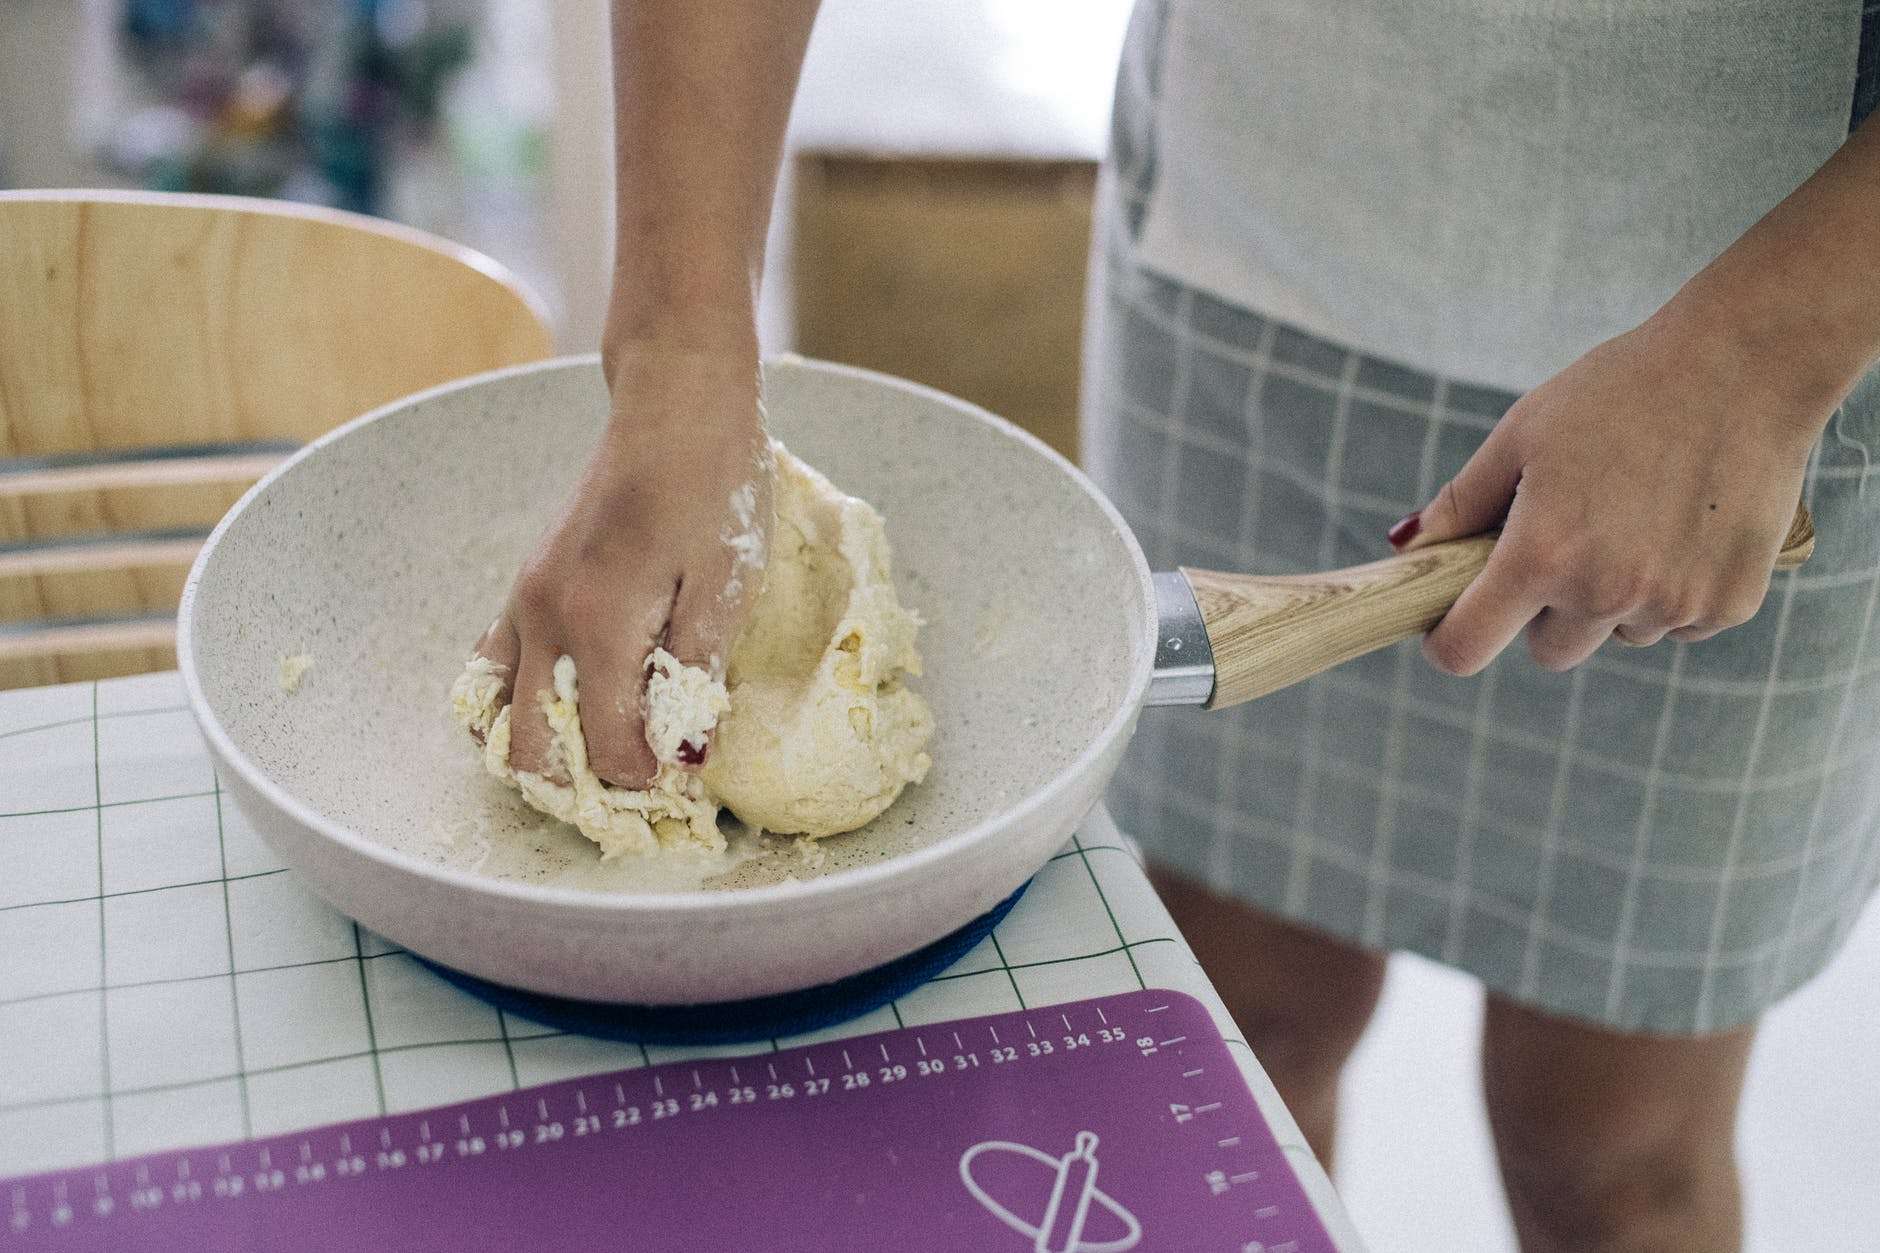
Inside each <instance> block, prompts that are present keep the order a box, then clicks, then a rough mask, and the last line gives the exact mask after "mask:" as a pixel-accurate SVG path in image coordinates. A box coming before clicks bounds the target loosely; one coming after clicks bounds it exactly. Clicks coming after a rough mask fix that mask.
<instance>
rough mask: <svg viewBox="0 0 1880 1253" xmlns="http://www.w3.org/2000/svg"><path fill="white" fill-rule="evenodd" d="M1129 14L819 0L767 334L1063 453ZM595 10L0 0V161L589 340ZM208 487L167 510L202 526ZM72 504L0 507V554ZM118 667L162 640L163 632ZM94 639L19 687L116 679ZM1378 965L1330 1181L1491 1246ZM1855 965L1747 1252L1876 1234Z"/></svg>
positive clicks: (1845, 966) (1839, 973)
mask: <svg viewBox="0 0 1880 1253" xmlns="http://www.w3.org/2000/svg"><path fill="white" fill-rule="evenodd" d="M1129 7H1130V4H1129V0H824V4H823V8H822V15H821V17H820V19H819V21H818V24H817V28H816V33H815V36H814V39H813V41H812V44H811V48H810V55H809V59H808V63H807V65H806V68H805V72H804V83H803V88H802V91H801V93H800V95H799V98H798V102H797V109H796V113H795V115H794V117H793V121H792V126H791V133H790V153H789V159H788V160H787V161H786V163H785V167H784V176H783V180H782V187H781V188H780V195H779V206H778V212H777V214H776V218H775V224H774V229H773V232H772V238H771V246H770V254H769V268H768V272H767V274H766V278H765V291H764V306H763V309H762V326H761V332H762V336H763V339H764V345H765V348H766V349H767V350H769V351H778V350H783V349H795V350H797V351H801V352H804V353H807V354H811V355H815V356H820V357H826V358H832V359H835V360H840V361H848V362H853V363H856V364H861V365H868V366H873V367H875V368H878V369H883V370H887V371H890V372H892V373H896V374H900V375H904V376H907V377H911V378H914V379H917V380H919V381H922V382H926V383H930V384H933V385H936V386H939V387H941V388H943V389H945V390H948V391H951V392H954V393H956V394H959V395H963V396H965V397H967V398H969V399H972V400H975V401H977V402H979V403H981V404H984V405H986V406H987V407H988V408H991V409H992V410H994V411H995V412H998V413H1000V414H1003V415H1004V416H1006V417H1009V418H1012V419H1013V420H1015V421H1018V422H1020V423H1022V424H1023V425H1025V426H1027V427H1029V428H1031V429H1032V430H1033V431H1035V432H1036V433H1038V434H1040V435H1041V436H1042V437H1044V438H1045V439H1046V440H1048V441H1049V442H1051V443H1052V444H1054V445H1055V446H1057V447H1058V448H1059V449H1061V450H1063V451H1064V452H1066V453H1074V452H1075V448H1076V416H1075V415H1076V412H1077V344H1078V338H1079V334H1080V323H1081V315H1082V307H1083V285H1084V266H1085V256H1086V250H1087V247H1088V237H1089V231H1090V205H1091V195H1092V191H1093V188H1094V184H1095V176H1096V169H1097V162H1098V159H1099V158H1100V156H1101V154H1102V151H1103V149H1104V146H1105V140H1106V132H1107V122H1108V112H1109V104H1110V95H1111V85H1112V80H1113V77H1114V74H1115V67H1116V60H1117V53H1118V49H1119V48H1120V45H1121V42H1122V37H1123V28H1124V24H1125V23H1126V21H1127V18H1128V10H1129ZM606 31H607V19H606V5H605V3H604V2H603V0H0V187H17V188H35V187H39V188H47V187H124V188H156V189H163V190H172V191H197V192H233V193H241V194H247V195H256V196H268V197H282V198H287V199H292V200H300V201H307V202H314V203H319V204H327V205H335V206H339V207H343V208H347V209H353V210H358V211H361V212H365V213H371V214H377V215H382V216H385V217H388V218H392V219H396V220H398V221H401V222H406V223H409V224H412V225H415V226H418V227H422V228H424V229H427V230H430V231H434V232H436V233H438V234H441V235H444V236H447V237H449V238H452V239H456V240H459V241H461V242H463V243H466V244H469V245H470V246H472V247H475V248H477V249H479V250H481V251H483V252H486V253H488V254H490V255H491V256H493V257H495V258H496V259H498V260H499V261H501V262H503V263H505V264H506V265H508V266H509V267H510V268H511V269H512V270H513V271H514V272H515V273H516V274H517V275H518V276H519V277H520V279H521V280H522V281H523V282H524V283H525V284H526V285H527V286H529V287H530V288H532V289H533V290H534V291H535V292H536V293H538V294H539V295H540V296H541V297H542V298H543V300H544V302H545V304H546V305H547V307H548V309H549V312H550V316H551V321H552V327H553V333H554V336H555V340H556V346H557V347H558V348H559V349H560V350H561V351H564V352H585V351H589V350H591V349H592V348H593V347H594V346H595V345H596V343H597V340H598V336H599V327H600V320H601V315H602V311H603V308H604V304H605V299H606V290H605V277H606V275H607V273H608V270H609V265H610V258H609V256H608V248H609V240H610V238H611V233H612V231H611V221H610V207H609V198H610V195H611V180H612V174H611V161H610V158H609V147H610V143H611V136H610V133H609V127H610V107H609V87H608V70H607V38H606ZM6 242H7V241H6V240H4V239H0V250H4V248H5V247H6ZM6 421H7V416H6V414H5V413H4V411H0V449H4V447H5V446H6V445H5V438H6V436H7V434H8V431H7V427H6ZM95 495H97V494H96V493H70V494H68V496H67V497H60V498H58V499H59V500H60V501H64V500H66V499H68V498H69V499H71V500H75V501H76V500H90V499H91V498H92V497H93V496H95ZM227 499H232V497H228V498H227ZM227 499H219V500H218V501H217V502H216V503H217V508H216V509H215V510H213V511H211V512H210V513H208V514H206V515H205V516H202V517H191V518H187V519H178V520H179V521H187V522H190V523H192V524H196V525H206V524H207V523H210V522H213V520H214V514H215V512H219V508H220V507H225V506H226V503H227ZM0 503H4V502H0ZM94 512H95V511H94ZM99 516H103V515H98V516H94V513H87V512H83V511H80V510H78V509H77V508H76V507H75V506H73V507H69V508H68V507H67V506H65V505H63V504H61V505H60V506H59V507H58V508H56V509H55V508H53V506H52V505H51V504H46V505H44V506H43V507H42V508H40V509H39V510H38V512H37V513H34V514H32V516H28V515H27V513H24V512H22V513H20V514H19V516H17V517H16V516H14V515H12V514H8V513H6V511H5V510H4V509H0V549H4V548H5V541H7V539H8V537H9V535H13V534H16V533H17V534H18V535H23V536H29V537H30V536H33V535H40V536H45V535H56V534H63V533H65V532H68V531H82V530H86V529H88V528H93V527H95V526H96V525H97V523H98V517H99ZM28 523H31V524H32V526H31V527H29V526H28ZM8 527H13V528H14V530H13V531H9V530H8ZM34 527H36V528H37V530H35V529H33V528H34ZM0 556H4V553H3V552H0ZM159 575H160V576H162V577H159ZM106 577H107V576H106V575H103V574H98V575H86V576H74V578H73V579H72V580H70V582H72V583H73V584H74V585H77V584H78V582H79V580H80V579H81V578H92V579H94V580H102V579H105V578H106ZM108 577H110V578H112V579H115V580H117V582H115V583H113V584H112V585H111V588H112V594H113V595H119V594H120V593H121V595H122V596H123V597H127V598H129V599H127V600H124V601H123V603H122V604H120V603H119V602H118V601H116V600H113V601H110V602H109V603H106V602H105V601H104V600H102V599H101V600H99V604H100V605H102V606H103V607H104V608H107V609H112V610H117V609H121V608H124V607H125V606H126V605H132V606H134V605H137V604H149V605H164V606H168V605H174V603H175V591H176V586H175V584H176V581H177V580H180V577H181V574H180V567H178V568H177V569H176V570H174V571H159V572H154V573H153V572H149V571H143V572H139V573H138V581H136V582H135V583H131V582H127V581H126V576H125V575H124V574H123V573H121V572H119V573H114V574H111V575H110V576H108ZM166 579H167V580H168V581H165V580H166ZM35 582H36V581H35V579H34V578H32V577H30V576H13V577H0V627H4V625H5V623H6V622H7V620H8V619H9V617H18V616H21V615H25V616H30V615H31V614H32V613H33V612H45V611H47V610H48V609H57V608H59V607H60V606H59V605H57V604H54V603H53V602H52V601H51V600H49V599H48V600H46V601H44V602H43V603H42V601H41V600H39V599H35V598H34V596H35V594H34V593H33V592H32V587H33V585H35ZM37 582H38V583H44V580H38V581H37ZM9 584H10V585H14V586H13V588H12V590H9ZM120 584H121V585H122V586H120ZM86 586H87V587H89V586H91V585H89V584H88V585H86ZM90 594H91V593H90V592H87V593H86V595H90ZM9 597H13V598H14V600H9V599H8V598H9ZM15 601H17V604H16V603H15ZM79 603H80V602H78V601H73V602H72V605H69V606H66V608H65V612H67V613H72V612H77V609H76V608H73V607H72V606H75V605H77V604H79ZM9 606H13V607H12V608H9ZM165 612H167V610H166V611H165ZM132 661H133V663H134V664H133V665H132V667H131V668H132V669H148V668H151V667H152V666H167V665H169V664H172V662H171V659H170V656H169V654H168V652H167V649H166V650H163V651H162V655H161V656H160V657H159V656H158V655H157V654H155V653H151V652H149V651H147V650H146V651H142V652H139V653H137V654H135V655H134V657H133V658H132ZM11 664H12V665H14V666H15V667H16V669H18V668H19V667H22V666H29V665H48V664H50V663H39V662H31V663H21V662H16V663H11ZM61 664H62V665H64V663H61ZM97 665H98V663H95V662H93V661H91V660H89V659H87V660H85V661H84V662H83V663H82V664H79V663H74V664H73V665H71V666H65V668H58V669H55V670H52V671H42V670H32V671H30V672H29V671H25V670H20V671H19V673H21V674H23V675H27V676H28V677H27V678H24V679H21V680H20V681H22V682H25V681H31V682H52V681H55V680H59V679H65V680H70V679H81V678H89V677H93V675H94V674H100V673H116V672H118V671H116V670H110V669H98V668H97ZM87 667H90V668H87ZM6 685H7V672H6V671H5V670H4V669H0V687H4V686H6ZM1392 969H1393V976H1392V980H1391V983H1390V986H1389V990H1388V992H1387V993H1386V999H1385V1003H1384V1006H1383V1008H1382V1010H1381V1011H1380V1013H1379V1015H1378V1018H1377V1020H1376V1022H1375V1024H1374V1025H1373V1027H1372V1029H1371V1031H1370V1032H1369V1033H1368V1035H1367V1037H1366V1040H1365V1042H1364V1044H1363V1046H1362V1047H1361V1049H1360V1051H1359V1054H1358V1056H1357V1058H1356V1059H1355V1061H1354V1063H1353V1066H1352V1068H1351V1070H1350V1072H1349V1073H1348V1076H1347V1097H1348V1106H1347V1108H1348V1110H1349V1117H1348V1118H1347V1120H1346V1122H1345V1124H1344V1125H1343V1127H1342V1128H1341V1147H1340V1153H1339V1183H1340V1187H1341V1189H1342V1191H1343V1193H1344V1195H1345V1197H1346V1200H1347V1203H1348V1204H1349V1205H1350V1207H1351V1209H1352V1211H1353V1213H1354V1216H1355V1217H1356V1219H1357V1221H1358V1223H1359V1225H1360V1227H1361V1228H1362V1229H1363V1230H1364V1231H1366V1233H1367V1234H1368V1236H1369V1238H1370V1239H1371V1241H1372V1242H1373V1243H1374V1247H1376V1248H1378V1249H1380V1250H1405V1251H1411V1253H1414V1251H1417V1250H1430V1251H1432V1253H1433V1251H1434V1250H1439V1249H1440V1250H1449V1249H1469V1250H1477V1249H1480V1250H1494V1249H1509V1248H1512V1247H1513V1246H1512V1239H1511V1235H1510V1230H1509V1226H1508V1221H1507V1217H1506V1211H1505V1208H1504V1206H1503V1204H1502V1202H1501V1200H1500V1198H1499V1194H1498V1189H1497V1184H1496V1176H1495V1167H1494V1161H1493V1157H1492V1153H1491V1150H1490V1145H1489V1136H1488V1127H1487V1123H1486V1120H1485V1118H1484V1116H1483V1111H1482V1108H1481V1100H1480V1096H1479V1092H1478V1088H1477V1084H1476V1067H1477V1066H1478V1064H1479V1053H1478V1051H1477V1048H1476V1046H1475V1039H1476V1034H1477V1031H1478V1029H1479V1023H1480V1018H1481V995H1480V990H1479V988H1478V987H1477V986H1476V985H1475V984H1474V983H1473V982H1472V981H1470V980H1468V979H1466V978H1465V977H1464V976H1461V975H1459V974H1455V973H1454V972H1452V971H1448V970H1445V969H1442V968H1440V967H1437V966H1434V965H1432V964H1430V963H1428V962H1424V961H1421V960H1420V959H1417V958H1414V957H1405V956H1401V955H1400V956H1399V957H1397V958H1396V959H1394V961H1393V966H1392ZM1875 971H1880V927H1868V928H1866V929H1865V930H1864V931H1862V932H1861V933H1859V936H1858V937H1857V941H1856V944H1855V946H1854V954H1853V955H1850V956H1849V957H1848V958H1847V959H1844V960H1843V961H1841V962H1839V963H1837V964H1836V966H1835V967H1834V968H1833V969H1832V970H1831V971H1830V972H1829V974H1828V975H1827V976H1825V977H1824V978H1822V979H1820V980H1818V981H1817V982H1816V983H1815V984H1813V985H1811V986H1810V987H1809V988H1808V989H1807V990H1806V991H1805V992H1803V993H1802V994H1801V995H1800V996H1798V997H1796V998H1795V999H1794V1000H1793V1001H1791V1002H1789V1003H1788V1004H1787V1005H1786V1006H1785V1007H1784V1008H1783V1009H1782V1010H1781V1011H1780V1012H1779V1013H1777V1014H1775V1015H1772V1016H1771V1019H1770V1021H1769V1023H1768V1025H1767V1026H1766V1028H1765V1030H1764V1033H1763V1038H1762V1040H1761V1042H1760V1043H1759V1045H1758V1055H1759V1061H1758V1065H1757V1069H1756V1071H1755V1072H1754V1074H1753V1077H1752V1082H1751V1086H1750V1090H1749V1092H1748V1095H1747V1097H1746V1105H1745V1113H1744V1122H1743V1128H1744V1130H1743V1134H1742V1145H1743V1151H1744V1155H1745V1158H1746V1159H1747V1165H1748V1170H1749V1179H1750V1181H1751V1195H1750V1216H1751V1241H1750V1248H1751V1249H1752V1250H1757V1251H1761V1250H1776V1249H1785V1250H1786V1249H1799V1248H1808V1249H1822V1250H1830V1249H1833V1250H1840V1249H1853V1248H1857V1247H1858V1248H1871V1247H1874V1246H1873V1244H1872V1242H1871V1240H1869V1239H1867V1237H1866V1236H1851V1235H1850V1233H1852V1232H1865V1233H1867V1235H1868V1236H1871V1233H1872V1232H1873V1231H1875V1230H1877V1229H1880V1210H1876V1209H1875V1208H1874V1207H1875V1205H1876V1198H1877V1197H1880V1191H1877V1190H1876V1189H1874V1188H1873V1186H1872V1180H1873V1175H1872V1163H1873V1162H1874V1161H1876V1160H1880V1110H1876V1107H1875V1105H1874V1099H1875V1094H1874V1093H1873V1092H1871V1091H1847V1090H1844V1089H1842V1088H1840V1087H1838V1086H1836V1085H1833V1084H1828V1085H1824V1084H1822V1083H1820V1082H1818V1076H1820V1075H1822V1074H1857V1073H1863V1072H1862V1071H1861V1069H1860V1068H1859V1067H1857V1066H1856V1065H1855V1064H1854V1063H1852V1062H1850V1061H1849V1060H1848V1059H1849V1058H1850V1057H1868V1058H1870V1057H1872V1056H1874V1055H1875V1054H1876V1052H1877V1051H1880V1015H1876V1014H1875V1013H1874V1011H1873V1009H1872V995H1871V993H1872V983H1873V979H1874V972H1875ZM1850 1240H1853V1241H1855V1242H1854V1243H1850V1242H1849V1241H1850Z"/></svg>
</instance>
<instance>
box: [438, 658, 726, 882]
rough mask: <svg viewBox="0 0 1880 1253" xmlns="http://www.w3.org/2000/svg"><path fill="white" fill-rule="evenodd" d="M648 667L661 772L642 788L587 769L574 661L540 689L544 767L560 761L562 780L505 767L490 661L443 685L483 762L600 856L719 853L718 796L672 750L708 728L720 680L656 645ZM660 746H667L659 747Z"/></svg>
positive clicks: (719, 707)
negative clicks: (476, 738)
mask: <svg viewBox="0 0 1880 1253" xmlns="http://www.w3.org/2000/svg"><path fill="white" fill-rule="evenodd" d="M648 666H649V669H650V671H651V673H650V674H649V675H648V678H647V711H646V713H647V727H648V730H649V736H648V742H649V743H650V744H651V745H652V746H653V749H654V756H655V757H656V758H657V759H658V761H659V771H658V773H657V774H655V775H654V776H653V782H652V784H651V786H649V787H647V788H645V789H643V790H633V789H629V788H620V787H614V786H613V785H611V784H609V783H606V782H603V781H602V780H601V778H600V776H599V775H597V774H595V773H594V771H593V768H592V767H590V766H589V765H588V756H587V738H586V737H585V736H584V735H583V734H582V732H581V715H580V712H579V688H578V686H577V683H576V677H575V671H574V659H573V658H572V657H562V658H559V659H558V660H557V661H556V662H555V690H554V691H553V692H544V693H542V694H541V701H542V712H543V713H544V714H545V715H546V716H547V718H548V728H549V731H550V733H551V736H552V739H551V740H550V743H549V750H548V756H549V763H550V765H551V767H559V770H555V769H551V771H550V773H563V774H565V775H566V776H567V778H568V780H569V781H568V782H567V783H557V782H555V781H554V780H553V779H551V778H549V777H548V775H546V774H536V773H534V772H532V771H528V770H516V769H513V768H512V767H511V766H510V764H509V710H510V707H509V706H507V705H505V706H503V708H502V709H501V710H500V711H499V710H498V709H497V708H496V703H497V701H498V700H499V699H501V696H502V690H503V682H502V678H501V676H500V675H499V674H498V673H497V670H496V667H495V665H494V664H492V663H491V661H490V660H489V658H487V657H472V658H471V659H470V664H469V665H467V666H466V667H464V672H463V673H462V674H461V675H459V676H458V677H457V681H456V683H455V684H453V685H452V687H451V708H452V710H453V712H454V713H455V714H456V716H457V721H458V722H460V723H462V724H463V725H464V726H465V727H467V728H469V729H470V730H472V731H475V732H476V733H477V734H478V735H481V736H482V737H483V766H484V768H485V769H486V770H488V771H489V772H490V773H491V774H492V775H495V776H496V777H497V778H498V779H501V780H503V782H505V783H508V784H509V785H511V786H512V787H514V788H516V789H517V790H518V791H520V792H521V793H522V797H523V799H524V800H526V801H528V802H529V804H531V805H533V806H534V807H535V808H537V809H539V810H541V811H542V812H543V813H545V814H548V815H549V816H550V817H554V818H559V819H561V820H562V821H563V822H566V823H568V824H569V825H571V826H573V827H575V828H576V829H577V830H579V831H580V832H581V834H582V835H585V836H587V838H588V839H590V840H593V841H594V842H595V843H596V844H598V845H600V849H601V860H602V861H609V860H611V859H613V858H615V857H619V856H621V855H622V854H625V853H637V854H645V853H651V852H655V851H658V850H660V849H669V850H687V851H691V852H694V853H700V854H707V855H709V854H716V853H721V852H723V851H724V847H725V837H724V836H723V834H721V833H720V832H719V830H718V805H717V802H715V801H714V800H713V799H712V798H711V797H710V796H709V795H708V794H707V793H706V791H705V785H704V783H703V782H702V781H701V780H700V779H699V777H698V776H697V775H696V774H694V773H692V772H690V771H688V770H685V769H683V768H682V767H681V766H680V765H679V764H678V762H677V760H676V756H677V750H678V746H679V744H680V743H681V742H682V741H683V740H684V739H685V738H686V737H687V736H688V735H702V734H703V733H705V732H708V731H710V730H711V728H712V724H713V723H714V722H715V721H716V720H717V717H718V715H719V714H721V713H723V712H724V709H725V705H726V697H725V687H724V684H722V683H719V682H717V681H715V680H713V679H712V677H711V676H710V675H708V674H706V673H705V671H703V670H700V669H699V668H698V667H696V666H685V665H681V664H680V662H679V661H678V659H677V658H675V657H674V656H673V655H672V654H671V653H668V652H667V651H666V650H665V649H663V648H662V649H656V650H654V652H653V655H652V657H651V658H650V659H649V661H648ZM662 746H669V747H665V750H664V751H662Z"/></svg>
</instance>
